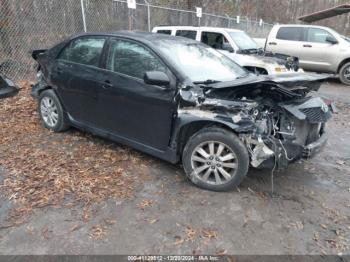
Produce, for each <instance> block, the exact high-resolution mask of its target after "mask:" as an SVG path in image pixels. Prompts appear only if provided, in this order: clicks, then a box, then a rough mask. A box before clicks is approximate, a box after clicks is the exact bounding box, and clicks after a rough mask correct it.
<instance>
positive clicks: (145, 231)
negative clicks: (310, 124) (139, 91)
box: [0, 80, 350, 254]
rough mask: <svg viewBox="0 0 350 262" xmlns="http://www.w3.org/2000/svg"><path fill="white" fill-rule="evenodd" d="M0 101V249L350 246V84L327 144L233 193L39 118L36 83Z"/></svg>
mask: <svg viewBox="0 0 350 262" xmlns="http://www.w3.org/2000/svg"><path fill="white" fill-rule="evenodd" d="M24 86H25V88H23V89H22V91H21V93H20V95H18V96H17V97H15V98H11V99H9V100H6V101H2V102H0V109H1V110H0V177H1V180H0V181H1V182H0V186H1V188H0V189H1V194H2V200H1V201H0V228H1V229H0V254H145V253H147V254H169V253H171V254H203V253H205V254H208V253H210V254H215V253H216V254H225V253H227V254H339V253H342V254H350V246H349V245H350V149H349V148H350V139H349V137H350V88H349V87H345V86H342V85H341V84H339V83H338V82H337V81H336V80H334V81H331V82H330V83H328V84H325V85H323V87H322V88H321V90H320V93H322V94H325V95H327V96H329V97H331V98H333V99H335V100H336V102H337V105H338V108H339V113H338V114H337V115H335V116H334V117H333V119H332V120H331V122H330V124H329V126H328V131H329V135H330V139H329V142H328V146H327V147H326V148H325V150H324V151H323V152H322V153H321V154H320V155H319V156H317V157H316V158H314V159H312V160H311V161H309V162H300V163H296V164H294V165H292V166H290V168H289V169H288V170H287V171H285V172H282V173H278V174H276V175H275V177H274V188H275V192H274V194H273V195H272V194H271V173H270V171H256V170H251V171H250V172H249V175H248V177H247V178H246V179H245V180H244V182H243V184H242V185H241V186H240V187H239V188H236V189H235V190H233V191H231V192H227V193H215V192H208V191H204V190H200V189H198V188H196V187H194V186H193V185H192V184H191V183H189V182H188V181H187V180H186V179H185V176H184V174H183V172H182V169H181V167H180V166H173V165H170V164H168V163H166V162H164V161H160V160H158V159H155V158H152V157H150V156H148V155H145V154H142V153H139V152H135V151H133V150H130V149H129V148H127V147H121V146H119V145H117V144H114V143H111V142H109V141H106V140H103V139H100V138H97V137H94V136H91V135H89V134H84V133H82V132H79V131H77V130H75V129H72V130H70V131H68V132H66V133H61V134H54V133H50V132H49V131H47V130H45V129H44V128H42V127H41V126H40V124H39V123H38V119H37V114H36V105H35V103H34V102H33V101H32V99H31V98H30V97H29V86H28V84H26V85H24Z"/></svg>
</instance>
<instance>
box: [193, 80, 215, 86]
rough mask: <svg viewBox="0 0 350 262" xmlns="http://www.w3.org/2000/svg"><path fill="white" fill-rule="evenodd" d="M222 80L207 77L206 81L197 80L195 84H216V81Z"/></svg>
mask: <svg viewBox="0 0 350 262" xmlns="http://www.w3.org/2000/svg"><path fill="white" fill-rule="evenodd" d="M220 82H221V81H219V80H213V79H207V80H205V81H195V82H193V84H195V85H201V84H202V85H210V84H215V83H220Z"/></svg>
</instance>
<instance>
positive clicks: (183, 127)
mask: <svg viewBox="0 0 350 262" xmlns="http://www.w3.org/2000/svg"><path fill="white" fill-rule="evenodd" d="M207 127H220V128H223V129H226V130H228V131H230V132H233V133H235V134H238V133H239V132H238V130H237V129H239V126H238V125H236V124H234V123H229V122H226V121H221V120H216V119H215V120H212V119H194V120H192V121H185V122H183V123H181V124H180V125H179V126H178V128H177V130H178V131H177V135H176V141H175V143H176V148H177V153H178V154H179V155H182V151H183V149H184V147H185V145H186V143H187V141H188V139H189V138H190V137H191V136H193V135H194V134H195V133H197V132H199V131H200V130H202V129H204V128H207Z"/></svg>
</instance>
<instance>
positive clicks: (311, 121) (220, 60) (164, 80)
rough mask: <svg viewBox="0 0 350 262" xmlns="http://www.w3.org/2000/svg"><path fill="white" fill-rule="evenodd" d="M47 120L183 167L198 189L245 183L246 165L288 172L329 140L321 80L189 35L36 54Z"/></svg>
mask: <svg viewBox="0 0 350 262" xmlns="http://www.w3.org/2000/svg"><path fill="white" fill-rule="evenodd" d="M32 56H33V58H34V59H35V60H36V61H37V62H38V64H39V68H38V74H37V76H38V83H37V84H35V85H33V88H32V95H33V97H35V98H36V99H37V100H38V110H39V115H40V118H41V120H42V122H43V124H44V126H45V127H46V128H48V129H50V130H53V131H55V132H60V131H64V130H66V129H67V128H68V127H69V126H75V127H77V128H80V129H82V130H87V131H90V132H92V133H95V134H97V135H100V136H103V137H106V138H109V139H112V140H114V141H117V142H120V143H123V144H127V145H129V146H132V147H134V148H136V149H138V150H141V151H143V152H146V153H148V154H151V155H153V156H156V157H159V158H161V159H164V160H167V161H169V162H172V163H177V162H178V161H180V159H181V160H182V164H183V166H184V170H185V172H186V174H187V176H188V177H189V178H190V179H191V181H192V182H193V183H194V184H196V185H197V186H199V187H202V188H205V189H210V190H216V191H223V190H228V189H232V188H234V186H236V185H238V184H239V183H240V182H241V181H242V179H243V178H244V177H245V176H246V174H247V172H248V167H249V165H251V166H254V167H257V168H259V167H260V168H263V167H269V168H283V167H286V166H287V164H288V163H290V162H293V161H296V160H298V159H300V158H309V157H311V156H313V155H314V154H316V153H317V152H318V151H319V150H320V149H321V148H322V147H323V146H324V145H325V143H326V141H327V135H326V129H325V123H326V122H327V121H328V119H329V118H330V117H331V111H332V106H331V102H330V101H329V100H326V99H322V98H319V97H316V96H309V95H308V93H309V92H311V91H316V90H317V89H318V87H319V86H320V83H319V82H318V81H319V80H322V76H319V75H317V74H304V73H303V74H301V73H300V74H297V73H295V74H294V75H289V76H286V75H283V76H280V77H278V76H262V75H261V76H256V75H254V74H251V73H249V72H248V71H247V70H246V69H244V68H242V67H241V66H239V65H238V64H236V63H235V62H233V61H232V60H231V59H229V58H227V57H226V56H224V55H223V54H221V53H219V52H218V51H216V50H215V49H213V48H211V47H209V46H207V45H204V44H202V43H199V42H197V41H194V40H190V39H187V38H183V37H181V38H180V37H171V36H167V35H161V34H151V33H133V32H118V33H110V34H108V33H96V34H93V33H90V34H82V35H78V36H75V37H73V38H71V39H68V40H66V41H64V42H62V43H60V44H58V45H56V46H55V47H53V48H51V49H49V50H36V51H33V54H32Z"/></svg>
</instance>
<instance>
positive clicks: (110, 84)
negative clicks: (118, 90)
mask: <svg viewBox="0 0 350 262" xmlns="http://www.w3.org/2000/svg"><path fill="white" fill-rule="evenodd" d="M111 87H113V85H112V83H111V82H110V81H109V80H106V81H104V82H103V84H102V88H104V89H108V88H111Z"/></svg>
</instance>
